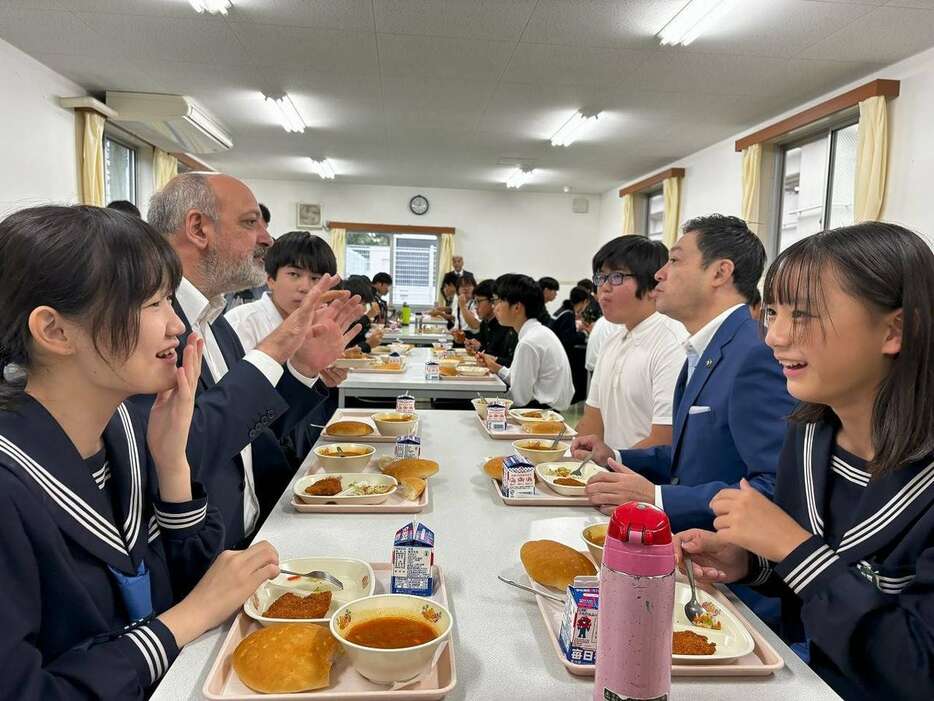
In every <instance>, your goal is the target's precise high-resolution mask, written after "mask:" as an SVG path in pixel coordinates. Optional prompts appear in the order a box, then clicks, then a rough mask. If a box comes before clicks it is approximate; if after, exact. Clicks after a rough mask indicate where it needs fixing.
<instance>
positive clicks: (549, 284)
mask: <svg viewBox="0 0 934 701" xmlns="http://www.w3.org/2000/svg"><path fill="white" fill-rule="evenodd" d="M538 286H539V287H541V288H542V289H543V290H554V291H555V292H557V291H558V289H559V288H560V287H561V283H559V282H558V281H557V280H555V279H554V278H553V277H548V276H545V277H542V278H539V279H538Z"/></svg>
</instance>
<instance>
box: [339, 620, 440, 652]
mask: <svg viewBox="0 0 934 701" xmlns="http://www.w3.org/2000/svg"><path fill="white" fill-rule="evenodd" d="M437 637H438V634H437V632H435V629H434V628H432V627H431V626H430V625H428V624H427V623H424V622H423V621H419V620H416V619H414V618H407V617H404V616H386V617H384V618H374V619H372V620H369V621H365V622H363V623H358V624H357V625H355V626H353V627H352V628H351V629H350V630H348V631H347V633H346V634H345V635H344V638H345V639H346V640H347V641H348V642H351V643H354V644H356V645H362V646H363V647H375V648H380V649H383V650H395V649H398V648H403V647H415V646H416V645H423V644H424V643H427V642H430V641H432V640H434V639H435V638H437Z"/></svg>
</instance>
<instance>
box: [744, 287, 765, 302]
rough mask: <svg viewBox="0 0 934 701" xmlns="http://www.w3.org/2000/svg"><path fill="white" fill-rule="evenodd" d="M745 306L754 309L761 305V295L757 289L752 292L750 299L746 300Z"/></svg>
mask: <svg viewBox="0 0 934 701" xmlns="http://www.w3.org/2000/svg"><path fill="white" fill-rule="evenodd" d="M746 304H748V305H749V306H750V307H755V306H758V305H760V304H762V293H761V292H759V288H758V287H757V288H756V289H754V290H753V291H752V297H750V298H749V299H748V300H747V302H746Z"/></svg>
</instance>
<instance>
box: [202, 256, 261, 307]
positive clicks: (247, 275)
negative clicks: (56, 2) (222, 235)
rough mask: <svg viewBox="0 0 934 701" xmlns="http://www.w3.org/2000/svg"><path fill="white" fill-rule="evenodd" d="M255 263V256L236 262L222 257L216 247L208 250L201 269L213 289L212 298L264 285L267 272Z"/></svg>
mask: <svg viewBox="0 0 934 701" xmlns="http://www.w3.org/2000/svg"><path fill="white" fill-rule="evenodd" d="M255 261H256V258H255V257H254V256H253V255H250V257H249V258H241V259H240V260H236V259H231V258H225V257H224V256H222V255H221V254H220V253H219V252H218V250H217V247H216V246H214V247H212V248H210V249H208V251H207V253H206V254H205V256H204V260H203V261H202V263H201V269H202V274H203V276H204V279H205V280H207V281H208V285H209V287H210V288H211V293H212V294H211V295H210V296H214V295H219V294H227V293H228V292H239V291H240V290H246V289H249V288H251V287H259V286H260V285H262V284H263V283H264V282H265V281H266V271H265V270H263V269H262V267H257V264H256V262H255Z"/></svg>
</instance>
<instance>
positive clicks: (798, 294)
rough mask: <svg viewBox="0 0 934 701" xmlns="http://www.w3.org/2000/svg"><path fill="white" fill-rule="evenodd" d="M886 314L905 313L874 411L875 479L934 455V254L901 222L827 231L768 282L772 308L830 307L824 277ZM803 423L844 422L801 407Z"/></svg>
mask: <svg viewBox="0 0 934 701" xmlns="http://www.w3.org/2000/svg"><path fill="white" fill-rule="evenodd" d="M825 271H832V272H833V274H834V276H835V277H836V279H837V280H839V281H840V284H841V286H842V287H843V291H844V292H846V293H847V294H848V295H850V296H852V297H854V298H856V299H858V300H860V301H861V302H863V303H864V304H865V305H866V306H867V307H869V308H870V309H872V310H873V311H875V312H878V313H883V314H885V313H889V312H892V311H895V310H897V309H901V310H902V316H903V322H902V345H901V352H900V353H899V354H898V356H897V357H896V358H895V359H894V362H893V363H892V367H891V370H890V371H889V374H888V376H887V377H886V378H885V379H884V380H883V381H882V384H881V385H880V386H879V390H878V392H877V394H876V399H875V404H874V406H873V410H872V443H873V447H874V449H875V450H874V452H875V457H874V458H873V459H872V461H871V462H870V464H869V469H870V471H871V472H873V473H874V474H876V473H882V472H885V471H887V470H891V469H895V468H897V467H900V466H902V465H905V464H907V463H911V462H914V461H916V460H920V459H921V458H924V457H925V456H927V455H930V454H931V453H932V452H934V350H932V349H934V252H932V251H931V248H930V247H929V246H928V244H927V243H926V242H925V241H924V240H923V239H922V238H921V237H920V236H918V235H917V234H915V233H913V232H911V231H909V230H908V229H905V228H903V227H901V226H897V225H895V224H885V223H882V222H865V223H862V224H856V225H854V226H844V227H841V228H838V229H831V230H829V231H823V232H821V233H819V234H815V235H814V236H810V237H808V238H806V239H803V240H801V241H798V242H797V243H795V244H794V245H793V246H790V247H789V248H788V249H786V250H785V251H784V252H783V253H782V254H781V255H779V256H778V258H777V259H776V260H775V262H774V263H773V264H772V266H771V267H770V268H769V272H768V274H767V275H766V278H765V304H766V305H770V304H775V303H778V304H788V305H792V306H795V307H798V308H799V309H807V310H811V311H812V313H818V312H819V310H821V309H823V308H824V306H825V303H824V293H823V290H822V287H821V273H823V272H825ZM791 419H792V420H794V421H799V422H806V423H813V422H817V421H828V422H832V423H836V422H838V419H837V417H836V415H835V414H834V413H833V411H832V410H831V409H830V407H828V406H825V405H823V404H810V403H807V402H804V403H802V404H800V405H799V406H798V407H797V409H795V411H794V413H793V414H792V416H791Z"/></svg>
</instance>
